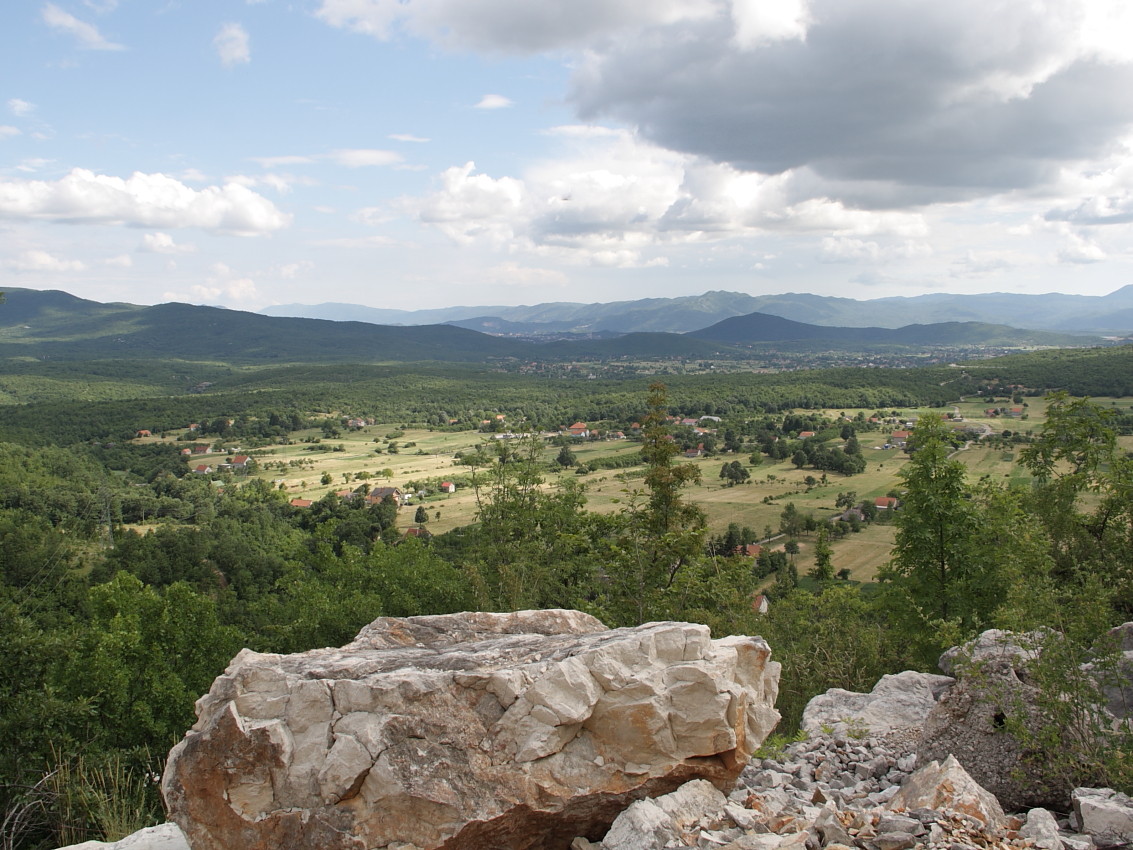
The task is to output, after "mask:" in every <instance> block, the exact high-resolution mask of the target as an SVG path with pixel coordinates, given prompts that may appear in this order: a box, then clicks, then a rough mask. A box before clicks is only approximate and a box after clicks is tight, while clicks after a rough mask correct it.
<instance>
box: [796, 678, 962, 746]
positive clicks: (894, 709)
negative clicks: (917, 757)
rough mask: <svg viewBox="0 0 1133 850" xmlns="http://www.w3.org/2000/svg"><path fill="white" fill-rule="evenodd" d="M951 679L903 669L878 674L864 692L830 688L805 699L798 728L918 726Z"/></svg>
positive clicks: (874, 730)
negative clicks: (902, 670)
mask: <svg viewBox="0 0 1133 850" xmlns="http://www.w3.org/2000/svg"><path fill="white" fill-rule="evenodd" d="M954 682H955V679H953V678H951V677H950V676H935V675H933V674H932V673H915V672H913V671H912V670H906V671H905V672H904V673H896V674H893V675H889V676H882V677H881V678H880V679H879V680H878V682H877V684H876V685H874V686H873V690H872V691H870V692H869V693H868V694H861V693H856V692H854V691H846V690H843V689H842V688H831V689H830V690H828V691H827V692H826V693H824V694H819V695H818V696H816V697H815V698H814V699H812V700H811V701H810V702H808V703H807V706H806V709H805V710H804V712H803V717H802V723H801V724H800V728H801V729H802V730H803V731H804V732H806V733H807V734H808V735H819V734H832V735H857V736H868V735H888V734H889V733H890V732H893V731H895V730H898V729H920V728H921V726H922V725H923V724H924V721H925V718H926V717H928V713H929V712H930V711H932V709H933V708H935V707H936V702H937V700H939V699H940V696H941V694H943V693H944V692H945V691H946V690H947V689H948V688H949V687H950V686H951V685H952V684H953V683H954Z"/></svg>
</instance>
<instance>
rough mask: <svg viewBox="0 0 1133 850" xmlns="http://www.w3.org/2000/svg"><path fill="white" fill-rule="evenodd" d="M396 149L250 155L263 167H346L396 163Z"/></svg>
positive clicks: (401, 159) (400, 157)
mask: <svg viewBox="0 0 1133 850" xmlns="http://www.w3.org/2000/svg"><path fill="white" fill-rule="evenodd" d="M403 159H404V158H403V157H402V156H401V154H399V153H397V152H396V151H387V150H380V149H376V148H343V149H340V150H333V151H330V152H329V153H320V154H309V155H307V154H302V155H285V156H259V157H252V161H253V162H256V163H259V164H260V165H261V166H263V167H264V168H278V167H280V166H283V165H314V164H316V163H318V162H328V161H329V162H334V163H336V164H338V165H341V166H344V167H346V168H364V167H367V166H375V165H396V164H398V163H400V162H402V161H403Z"/></svg>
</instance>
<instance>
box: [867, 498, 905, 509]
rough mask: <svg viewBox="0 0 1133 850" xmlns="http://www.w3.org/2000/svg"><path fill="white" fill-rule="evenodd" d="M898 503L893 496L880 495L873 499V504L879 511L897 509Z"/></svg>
mask: <svg viewBox="0 0 1133 850" xmlns="http://www.w3.org/2000/svg"><path fill="white" fill-rule="evenodd" d="M898 504H899V502H898V501H897V499H895V498H894V497H893V496H878V497H877V498H876V499H874V500H873V506H874V507H875V508H877V509H878V510H879V511H888V510H896V508H897V505H898Z"/></svg>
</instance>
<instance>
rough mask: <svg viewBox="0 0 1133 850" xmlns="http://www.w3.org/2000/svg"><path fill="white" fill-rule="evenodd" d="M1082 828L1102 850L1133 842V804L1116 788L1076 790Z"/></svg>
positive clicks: (1074, 797) (1073, 797)
mask: <svg viewBox="0 0 1133 850" xmlns="http://www.w3.org/2000/svg"><path fill="white" fill-rule="evenodd" d="M1071 801H1072V802H1073V804H1074V818H1075V820H1076V821H1077V823H1078V826H1079V829H1080V830H1081V831H1082V832H1084V833H1086V834H1087V835H1089V836H1091V837H1092V838H1093V839H1094V842H1095V843H1096V844H1097V845H1098V846H1101V847H1107V846H1110V845H1114V844H1128V843H1130V842H1133V801H1131V800H1130V799H1129V797H1127V796H1126V795H1125V794H1121V793H1119V792H1117V791H1114V790H1113V789H1112V788H1075V789H1074V791H1073V793H1072V794H1071Z"/></svg>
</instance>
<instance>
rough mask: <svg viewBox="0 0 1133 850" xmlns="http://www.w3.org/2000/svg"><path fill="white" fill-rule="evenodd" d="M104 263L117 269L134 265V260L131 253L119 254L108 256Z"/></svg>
mask: <svg viewBox="0 0 1133 850" xmlns="http://www.w3.org/2000/svg"><path fill="white" fill-rule="evenodd" d="M102 265H104V266H110V267H111V268H116V269H128V268H130V267H131V266H133V265H134V261H133V259H132V258H131V257H130V255H129V254H119V255H118V256H116V257H107V258H106V259H105V260H103V261H102Z"/></svg>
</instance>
